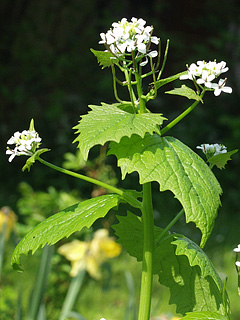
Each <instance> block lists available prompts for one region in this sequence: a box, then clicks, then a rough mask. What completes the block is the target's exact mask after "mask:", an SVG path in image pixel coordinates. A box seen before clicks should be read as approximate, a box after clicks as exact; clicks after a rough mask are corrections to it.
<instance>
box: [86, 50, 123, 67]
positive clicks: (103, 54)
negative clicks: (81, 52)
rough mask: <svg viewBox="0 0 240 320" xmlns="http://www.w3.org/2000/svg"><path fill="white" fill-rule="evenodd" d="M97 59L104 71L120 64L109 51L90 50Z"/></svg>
mask: <svg viewBox="0 0 240 320" xmlns="http://www.w3.org/2000/svg"><path fill="white" fill-rule="evenodd" d="M90 50H91V51H92V53H93V54H94V55H95V57H96V58H97V61H98V63H99V65H100V66H102V69H104V68H108V67H111V65H112V64H113V63H115V64H116V63H118V59H117V58H116V57H115V56H114V55H113V54H112V53H111V52H109V51H98V50H94V49H90Z"/></svg>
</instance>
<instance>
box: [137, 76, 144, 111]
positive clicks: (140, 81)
mask: <svg viewBox="0 0 240 320" xmlns="http://www.w3.org/2000/svg"><path fill="white" fill-rule="evenodd" d="M135 79H136V82H137V93H138V99H139V105H140V113H146V102H145V100H144V99H143V93H142V78H141V77H140V75H139V74H138V71H136V72H135Z"/></svg>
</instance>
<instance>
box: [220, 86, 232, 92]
mask: <svg viewBox="0 0 240 320" xmlns="http://www.w3.org/2000/svg"><path fill="white" fill-rule="evenodd" d="M222 91H223V92H226V93H232V88H231V87H223V88H222Z"/></svg>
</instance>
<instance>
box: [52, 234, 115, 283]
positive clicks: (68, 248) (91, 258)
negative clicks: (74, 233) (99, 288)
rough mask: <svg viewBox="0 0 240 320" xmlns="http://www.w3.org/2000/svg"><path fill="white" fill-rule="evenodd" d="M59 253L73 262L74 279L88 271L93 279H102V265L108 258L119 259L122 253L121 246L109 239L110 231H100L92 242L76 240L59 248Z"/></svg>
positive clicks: (72, 273)
mask: <svg viewBox="0 0 240 320" xmlns="http://www.w3.org/2000/svg"><path fill="white" fill-rule="evenodd" d="M58 253H60V254H61V255H63V256H64V257H65V258H66V259H67V260H69V261H71V266H72V268H71V271H70V275H71V276H72V277H75V276H76V275H77V274H78V272H79V271H80V270H84V269H86V270H87V272H88V273H89V274H90V276H91V277H93V278H95V279H100V278H101V272H100V268H99V267H100V265H101V264H102V263H103V262H104V261H106V260H107V259H108V258H114V257H117V256H118V255H119V254H120V253H121V246H120V245H119V244H117V243H116V242H115V241H114V240H113V239H111V238H110V237H109V233H108V230H106V229H99V230H98V231H96V232H95V233H94V236H93V239H92V240H91V241H88V242H85V241H79V240H74V241H72V242H70V243H66V244H64V245H62V246H61V247H59V249H58Z"/></svg>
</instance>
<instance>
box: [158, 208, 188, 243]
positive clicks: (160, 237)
mask: <svg viewBox="0 0 240 320" xmlns="http://www.w3.org/2000/svg"><path fill="white" fill-rule="evenodd" d="M183 214H184V209H182V210H181V211H179V212H178V214H177V215H176V217H175V218H173V219H172V221H171V222H170V223H169V224H168V225H167V226H166V228H165V229H164V230H163V232H162V233H161V234H160V235H159V237H158V238H157V239H156V243H159V242H160V241H161V240H162V239H163V237H164V236H165V235H166V234H167V233H168V231H169V230H170V229H171V228H172V227H173V226H174V225H175V223H176V222H177V221H178V220H179V218H180V217H181V216H182V215H183Z"/></svg>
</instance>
